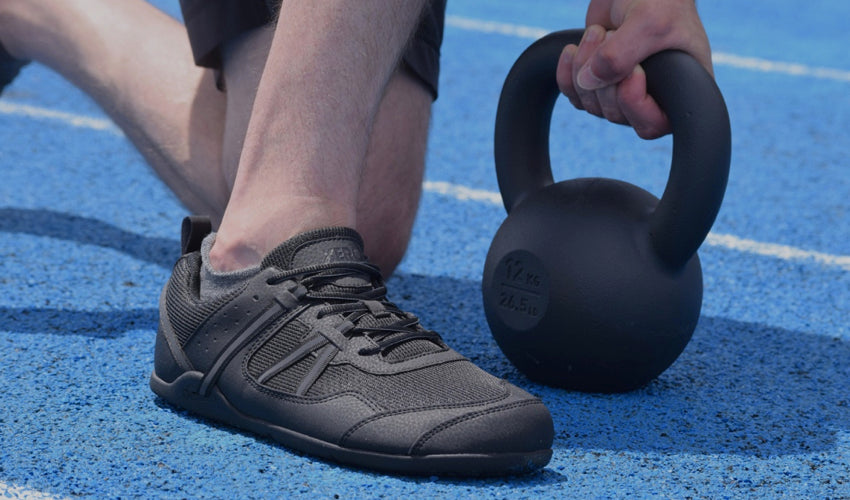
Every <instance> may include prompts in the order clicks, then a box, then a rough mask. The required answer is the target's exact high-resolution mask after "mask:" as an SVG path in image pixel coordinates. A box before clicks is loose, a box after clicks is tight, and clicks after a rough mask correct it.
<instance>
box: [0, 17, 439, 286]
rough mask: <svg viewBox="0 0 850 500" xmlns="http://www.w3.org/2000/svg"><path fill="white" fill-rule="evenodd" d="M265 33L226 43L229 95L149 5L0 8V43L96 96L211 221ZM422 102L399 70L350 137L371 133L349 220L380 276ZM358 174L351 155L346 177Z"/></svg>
mask: <svg viewBox="0 0 850 500" xmlns="http://www.w3.org/2000/svg"><path fill="white" fill-rule="evenodd" d="M287 15H289V13H287ZM290 19H292V17H291V16H290ZM408 21H409V20H408ZM273 34H274V29H273V27H270V28H265V29H259V30H255V31H254V32H252V33H250V34H247V35H245V36H243V37H242V38H240V39H239V40H236V41H235V42H233V43H231V44H230V46H229V47H228V48H227V50H226V51H225V75H226V76H227V77H228V78H227V85H228V92H227V95H226V100H225V94H222V93H221V92H219V91H218V90H216V89H215V88H214V85H213V82H212V76H211V74H210V72H208V71H205V70H201V69H198V68H196V67H195V66H194V62H193V60H192V58H191V53H190V51H189V47H188V42H187V39H186V34H185V30H184V28H183V27H182V26H181V25H180V24H179V23H177V22H176V21H174V20H173V19H171V18H170V17H168V16H167V15H165V14H163V13H161V12H159V11H158V10H156V9H154V8H153V7H151V6H150V5H149V4H147V3H145V2H141V1H136V0H126V1H122V2H104V1H103V0H62V1H55V0H54V1H51V0H44V1H42V2H17V1H6V2H3V3H0V40H2V42H3V44H4V46H6V48H7V49H8V50H9V51H10V52H11V53H12V54H13V55H15V56H17V57H20V58H27V59H34V60H37V61H39V62H41V63H43V64H46V65H48V66H50V67H51V68H53V69H54V70H56V71H57V72H59V73H60V74H62V75H63V76H65V77H66V78H68V79H69V80H70V81H72V82H73V83H75V84H76V85H78V86H79V87H81V88H82V89H83V90H84V91H86V92H87V93H89V94H90V95H92V96H93V98H94V99H95V100H96V101H97V102H98V103H99V104H101V105H102V106H103V107H104V109H105V110H106V111H107V112H108V113H109V114H110V115H111V116H112V117H113V119H114V120H115V121H116V123H118V124H119V126H121V127H122V128H123V129H124V131H125V132H126V133H127V135H128V137H129V138H130V139H131V140H132V141H133V143H134V144H135V145H136V146H137V147H138V148H139V150H140V151H141V152H142V153H143V154H144V156H145V157H146V159H147V160H148V161H149V163H150V164H151V165H152V166H153V168H154V169H155V171H156V172H157V173H158V174H159V175H160V176H161V177H162V178H163V180H164V181H165V182H166V183H167V184H168V185H169V187H170V188H171V189H172V190H173V191H174V192H175V193H176V194H177V196H178V197H179V198H180V199H181V200H182V201H183V202H184V203H185V204H186V205H187V207H188V208H189V209H190V210H191V211H193V212H195V213H203V214H209V215H211V216H212V217H213V219H214V222H217V220H218V219H219V218H220V217H221V215H222V214H223V213H224V209H225V206H226V203H227V199H228V197H229V192H230V190H231V188H232V185H233V182H234V179H235V177H236V171H237V165H238V159H239V156H240V154H241V150H242V143H243V139H244V137H245V129H246V128H247V125H248V118H249V117H250V111H251V105H252V103H253V101H254V96H255V94H256V89H257V85H258V82H259V79H260V76H261V74H262V71H263V67H264V65H265V60H266V55H267V53H268V50H269V45H270V44H271V40H272V36H273ZM128 54H129V55H130V56H128ZM361 57H362V56H361ZM393 57H395V58H396V59H397V57H398V56H397V55H394V56H393ZM390 59H391V58H390ZM232 75H236V76H232ZM376 81H377V82H378V83H380V81H381V80H380V78H379V79H377V80H376ZM378 87H380V85H378ZM364 97H365V96H361V100H362V98H364ZM371 98H374V92H373V94H372V97H371ZM430 105H431V96H430V94H429V93H428V92H427V91H426V90H425V88H424V87H423V86H421V85H420V84H419V83H418V82H417V81H416V80H414V79H412V78H411V77H410V76H408V75H407V74H406V73H405V72H403V71H397V72H396V73H395V74H394V75H393V76H392V77H391V80H390V83H389V84H388V85H387V86H386V87H385V93H384V95H383V98H382V100H381V104H380V106H379V109H378V111H377V116H375V118H374V127H373V129H372V132H373V133H372V134H371V135H370V134H368V132H369V131H368V130H367V128H368V127H365V126H364V127H362V128H360V129H358V130H356V131H355V132H356V133H355V135H358V136H361V137H360V139H361V141H362V140H363V138H364V137H368V139H367V142H368V150H367V151H368V155H367V157H366V161H365V165H366V166H365V170H364V171H363V172H362V185H363V189H362V190H360V191H359V192H358V195H357V203H356V215H355V223H354V224H351V225H353V226H355V227H357V228H358V229H359V230H360V231H361V233H362V234H363V235H364V238H365V240H366V243H367V252H368V254H369V255H370V257H371V258H372V260H373V261H374V262H376V263H377V264H379V265H380V266H381V268H382V269H383V270H384V271H385V274H389V273H390V272H392V270H393V269H394V268H395V266H396V265H397V264H398V262H399V261H400V259H401V258H402V256H403V255H404V251H405V249H406V246H407V242H408V239H409V235H410V230H411V226H412V224H413V219H414V216H415V214H416V208H417V206H418V201H419V195H420V192H421V181H422V175H423V168H424V155H425V146H426V138H427V129H428V121H429V116H430ZM225 106H226V112H225ZM369 113H372V110H371V108H370V110H369ZM367 114H368V113H367ZM225 118H226V119H225ZM367 121H368V117H367ZM361 146H362V143H361ZM361 149H362V147H361ZM359 154H360V153H357V155H359ZM355 157H356V156H355ZM352 158H353V157H352ZM361 167H362V162H359V161H356V160H355V162H354V165H353V168H352V169H351V170H352V172H351V173H356V172H355V171H356V170H357V169H358V168H361ZM350 179H354V180H355V181H356V180H359V179H357V178H356V175H355V176H354V177H350ZM280 200H281V197H280V195H278V196H275V197H274V200H271V201H269V203H279V202H280ZM348 208H349V209H350V208H351V207H348ZM298 212H299V211H298V210H297V207H296V213H298ZM290 218H292V217H290ZM281 238H282V237H281ZM278 241H279V240H278Z"/></svg>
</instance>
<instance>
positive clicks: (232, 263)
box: [210, 0, 430, 270]
mask: <svg viewBox="0 0 850 500" xmlns="http://www.w3.org/2000/svg"><path fill="white" fill-rule="evenodd" d="M400 6H403V7H402V8H400ZM421 8H422V5H421V1H420V2H417V3H416V4H414V2H404V3H403V4H399V3H397V2H393V1H391V0H384V1H370V2H356V3H355V2H347V1H345V0H341V1H335V2H331V1H327V2H321V3H319V4H310V5H307V4H303V3H298V2H295V3H293V4H289V3H284V5H283V6H282V8H281V11H282V16H284V17H282V18H281V19H282V22H280V23H278V25H277V28H276V30H275V35H274V39H273V41H272V45H271V49H270V56H269V58H268V60H267V62H266V66H265V69H264V72H263V76H262V79H261V81H260V83H259V87H258V90H257V95H256V99H255V101H254V107H253V111H252V115H251V119H250V123H249V126H248V132H247V135H246V139H245V143H244V148H243V150H242V155H241V157H240V162H239V168H238V172H237V175H236V178H235V182H234V188H233V192H232V195H231V199H230V204H229V205H228V208H227V211H226V213H225V216H224V218H223V220H222V224H221V228H220V229H219V233H218V237H217V240H216V244H215V246H214V247H213V252H212V253H211V255H210V257H211V260H212V264H213V266H214V267H216V268H218V269H221V270H230V269H238V268H240V267H246V266H250V265H253V264H256V263H257V262H258V261H259V260H260V259H261V258H262V256H263V255H264V254H265V253H266V252H267V251H269V250H271V249H272V248H274V247H275V246H276V245H277V244H278V243H280V242H281V241H283V240H285V239H287V238H288V237H290V236H292V235H294V234H296V233H298V232H301V231H303V230H307V229H313V228H316V227H323V226H330V225H344V226H350V227H355V228H357V227H358V222H359V221H358V216H357V209H358V206H360V203H359V200H360V193H361V191H360V186H361V181H362V180H363V177H362V175H363V172H364V166H365V164H366V156H367V152H369V151H370V140H371V136H372V131H373V124H374V121H375V116H376V114H377V113H378V108H379V103H380V102H381V100H382V98H383V96H384V93H385V90H386V88H387V84H388V82H389V80H390V78H391V75H392V74H393V71H394V69H395V67H396V65H397V62H398V59H399V56H400V55H401V52H402V49H403V48H404V46H405V43H406V42H407V39H408V37H409V36H410V34H411V33H412V31H413V28H414V27H415V25H416V21H418V16H419V13H420V11H421ZM318 27H321V29H319V28H318ZM399 85H400V86H399V89H402V88H403V87H401V85H402V84H399ZM417 92H418V91H417ZM428 102H430V99H429V100H428ZM425 108H427V105H426V106H425ZM425 114H426V115H427V111H426V112H425ZM420 122H421V120H420ZM424 127H425V129H427V119H426V120H425V125H424ZM422 141H423V142H422V147H423V148H424V139H422ZM373 151H374V150H373ZM405 168H406V167H405ZM419 181H421V174H420V177H419V179H418V180H417V182H419ZM417 189H418V188H417ZM416 193H418V190H417V191H416ZM417 196H418V194H417ZM385 230H386V231H393V230H395V229H394V228H385ZM405 244H406V238H405Z"/></svg>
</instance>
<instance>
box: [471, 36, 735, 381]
mask: <svg viewBox="0 0 850 500" xmlns="http://www.w3.org/2000/svg"><path fill="white" fill-rule="evenodd" d="M580 36H581V32H580V31H567V32H559V33H555V34H552V35H549V36H547V37H545V38H544V39H542V40H540V41H538V42H536V44H535V45H532V46H531V47H530V48H529V49H528V50H527V51H526V53H524V54H523V56H521V57H520V59H519V60H518V61H517V64H516V65H515V66H514V69H513V70H512V71H511V74H510V75H509V77H508V81H506V83H505V88H504V89H503V93H502V100H501V101H500V106H499V114H498V116H497V127H496V160H497V174H498V177H499V185H500V189H501V191H502V195H503V200H504V202H505V206H506V208H507V210H508V212H509V215H508V217H507V219H506V220H505V221H504V222H503V224H502V226H501V227H500V228H499V230H498V232H497V233H496V236H495V237H494V240H493V243H492V245H491V247H490V250H489V252H488V255H487V260H486V263H485V268H484V277H483V280H482V292H483V299H484V310H485V314H486V317H487V321H488V323H489V325H490V328H491V331H492V333H493V336H494V338H495V339H496V341H497V343H498V344H499V347H500V348H501V349H502V351H503V352H504V353H505V354H506V356H507V357H508V359H509V360H510V361H511V362H512V363H513V364H514V365H515V366H516V367H517V368H519V369H520V370H521V371H522V372H524V373H525V374H526V375H527V376H528V377H529V378H531V379H532V380H535V381H538V382H541V383H545V384H549V385H554V386H559V387H565V388H569V389H575V390H581V391H587V392H622V391H628V390H632V389H635V388H638V387H640V386H643V385H645V384H646V383H647V382H649V381H650V380H652V379H654V378H655V377H657V376H658V375H659V374H661V373H662V372H663V371H664V370H665V369H666V368H667V367H669V366H670V365H671V364H672V363H673V362H674V361H675V360H676V358H677V357H678V356H679V354H680V353H681V352H682V351H683V350H684V348H685V346H686V345H687V344H688V342H689V340H690V338H691V336H692V333H693V331H694V329H695V327H696V324H697V321H698V319H699V314H700V309H701V304H702V271H701V268H700V263H699V258H698V257H697V255H696V250H697V248H698V247H699V245H700V244H701V242H702V241H703V239H704V238H705V236H706V234H707V233H708V230H709V229H710V227H711V224H712V223H713V221H714V218H715V216H716V214H717V210H718V209H719V205H720V201H721V200H722V196H723V193H724V191H725V185H726V179H727V176H728V165H729V154H730V146H729V142H730V139H729V131H728V130H729V129H728V115H726V111H725V105H723V103H722V98H721V100H720V104H721V107H722V110H721V111H722V112H713V115H717V116H716V117H714V116H712V117H709V121H708V122H705V123H703V124H702V125H699V124H698V123H696V122H699V121H701V120H693V119H692V118H693V116H694V113H699V112H702V110H701V108H700V109H692V108H691V107H689V106H684V107H682V106H679V108H681V109H673V108H676V107H677V106H678V104H676V103H673V104H670V103H669V102H668V101H667V100H666V99H664V98H661V99H660V100H659V104H660V105H662V108H663V109H665V111H668V112H670V113H673V114H672V115H671V116H670V119H671V122H672V125H673V130H674V152H673V157H674V158H673V166H672V167H671V177H670V180H669V181H668V187H667V189H666V190H665V193H664V195H663V196H662V200H659V199H658V198H656V197H655V196H654V195H652V194H651V193H649V192H647V191H645V190H643V189H641V188H639V187H637V186H635V185H632V184H629V183H626V182H622V181H618V180H613V179H603V178H585V179H573V180H566V181H561V182H558V183H554V182H553V181H552V179H551V168H550V166H549V156H548V132H549V121H550V119H551V113H552V108H553V106H554V100H555V98H556V97H557V95H558V90H557V83H556V82H555V81H554V71H555V67H556V65H557V57H558V54H560V49H562V48H563V47H564V46H565V45H566V44H567V43H577V42H578V40H580ZM541 46H542V48H541ZM535 51H537V52H535ZM528 54H530V55H528ZM675 57H677V58H681V57H686V58H688V59H690V58H689V57H688V56H684V54H681V53H676V54H675ZM523 58H526V60H525V61H523ZM528 58H531V59H528ZM540 61H542V63H541V62H540ZM690 61H692V62H693V63H695V61H693V60H692V59H690ZM665 64H667V62H665V60H664V58H661V60H660V61H655V64H653V63H652V62H650V64H649V67H648V68H647V76H648V78H649V77H650V73H656V74H655V76H656V77H661V78H663V76H662V75H658V74H657V72H658V69H659V68H658V67H657V66H661V67H664V65H665ZM688 64H690V63H688ZM688 67H689V68H690V70H691V71H693V72H695V73H696V74H697V76H695V77H694V78H696V79H697V80H698V81H699V82H701V85H704V86H705V87H706V88H708V89H709V90H710V89H711V87H714V89H716V86H714V85H713V80H711V79H710V77H709V78H708V83H706V80H705V79H704V78H703V76H707V74H706V75H699V71H700V70H701V71H702V72H703V73H704V70H702V69H701V67H700V68H699V69H698V70H697V69H695V68H693V65H690V66H688ZM535 72H538V73H539V74H537V75H535ZM669 77H670V76H669V75H667V78H669ZM658 79H659V78H656V79H655V81H657V80H658ZM689 84H690V82H689V80H688V78H685V82H684V85H686V86H689ZM652 90H653V89H650V92H652ZM655 90H656V92H663V90H658V89H655ZM689 91H694V92H697V93H698V94H697V95H700V94H699V93H700V92H702V91H703V89H701V88H696V89H690V90H685V89H683V88H680V89H679V90H678V91H675V90H674V91H672V92H668V93H670V94H676V92H678V93H679V94H682V95H687V93H688V92H689ZM652 95H653V96H655V95H656V94H654V93H653V94H652ZM717 96H719V91H716V90H715V91H714V93H713V94H712V96H711V97H712V99H716V98H717ZM679 98H681V96H679ZM674 99H675V98H674ZM680 100H681V99H680ZM712 102H714V101H712ZM665 104H666V105H667V106H666V107H665ZM710 107H711V106H710ZM715 108H716V107H715ZM714 111H718V110H717V109H714ZM688 115H691V116H690V117H689V116H688ZM682 117H684V118H685V121H687V120H690V121H689V122H688V123H689V125H687V126H686V125H685V124H683V120H682V119H681V118H682ZM715 122H716V123H715ZM695 123H696V125H695ZM724 124H725V129H724ZM705 133H710V134H719V135H720V138H719V139H717V140H706V138H705V137H700V135H701V134H705ZM724 134H725V136H724ZM703 143H705V144H703ZM695 145H696V146H698V147H695V148H694V147H693V146H695ZM701 154H706V155H707V156H705V157H703V158H698V155H701ZM695 155H697V156H695ZM694 163H696V165H694ZM724 165H725V167H724ZM694 176H697V177H694Z"/></svg>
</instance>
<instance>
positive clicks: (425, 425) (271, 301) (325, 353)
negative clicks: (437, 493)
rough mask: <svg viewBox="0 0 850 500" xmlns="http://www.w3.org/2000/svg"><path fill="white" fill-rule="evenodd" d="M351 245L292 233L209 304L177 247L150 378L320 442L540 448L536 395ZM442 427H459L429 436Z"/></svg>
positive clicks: (342, 234) (547, 435)
mask: <svg viewBox="0 0 850 500" xmlns="http://www.w3.org/2000/svg"><path fill="white" fill-rule="evenodd" d="M362 248H363V247H362V242H361V240H360V237H359V235H358V234H357V233H356V232H355V231H353V230H350V229H345V228H329V229H324V230H318V231H313V232H310V233H305V234H302V235H299V236H297V237H295V238H293V239H291V240H289V241H287V242H285V243H283V244H282V245H281V246H279V247H277V248H276V249H275V250H273V251H272V252H271V253H269V254H268V255H267V256H266V258H265V259H264V260H263V262H262V264H261V271H260V272H259V274H258V275H257V276H255V277H254V278H253V279H251V280H249V281H248V282H247V283H244V284H242V285H240V286H238V287H236V288H235V289H234V290H232V291H231V292H229V293H227V294H225V295H222V296H220V297H216V298H215V299H212V300H201V299H200V297H199V293H198V290H199V283H198V280H199V278H198V274H199V273H198V269H199V266H200V257H199V255H198V254H197V253H189V254H187V255H185V256H184V257H183V258H182V259H181V260H180V261H178V263H177V265H176V266H175V268H174V272H173V275H172V278H171V280H170V281H169V283H168V285H167V286H166V289H165V291H164V293H163V298H162V300H161V306H160V307H161V309H162V315H161V321H160V323H161V325H160V334H159V336H158V344H159V345H158V347H157V357H156V358H157V360H156V361H157V362H156V366H155V374H154V375H155V378H157V379H158V380H159V381H160V382H161V383H162V384H176V383H178V379H186V378H187V377H189V376H190V375H189V374H191V376H192V377H194V378H195V379H196V380H195V382H193V383H194V384H195V386H196V389H195V391H196V392H197V394H198V396H199V397H201V398H209V397H212V396H216V397H221V398H222V399H224V400H226V401H227V405H228V406H230V405H232V406H233V407H234V408H235V409H236V410H237V411H238V412H239V414H240V415H243V416H244V418H245V419H249V420H252V421H253V419H256V420H258V421H260V422H263V423H264V424H263V425H268V426H273V427H275V428H283V429H287V430H288V431H291V432H294V433H297V435H299V436H309V437H310V438H311V439H319V440H321V441H323V442H326V443H328V446H332V447H341V448H344V449H352V450H362V451H363V452H374V453H384V454H390V456H398V457H401V456H404V457H408V456H414V455H415V456H428V455H434V454H439V455H445V454H449V455H451V454H463V455H470V454H477V453H489V454H499V453H504V454H516V453H520V454H521V453H525V452H539V451H541V450H548V448H549V447H550V445H551V440H552V433H553V431H552V422H551V418H550V417H549V415H548V412H547V411H546V410H545V408H544V407H543V405H542V404H541V403H540V401H539V400H538V399H536V398H533V397H532V396H530V395H528V394H527V393H525V392H523V391H521V390H520V389H518V388H516V387H514V386H512V385H510V384H508V383H506V382H504V381H501V380H498V379H496V378H494V377H492V376H491V375H489V374H487V373H486V372H484V371H483V370H481V369H479V368H477V367H476V366H475V365H473V364H472V363H471V362H470V361H468V360H467V359H466V358H464V357H462V356H461V355H459V354H458V353H456V352H455V351H453V350H452V349H450V348H449V347H448V346H446V345H445V343H443V341H442V339H441V338H440V337H439V335H437V334H436V333H434V332H432V331H430V330H427V329H426V328H424V327H423V326H422V325H420V323H419V320H418V319H417V318H416V316H414V315H412V314H409V313H406V312H404V311H402V310H400V309H399V308H398V307H397V306H395V305H394V304H393V303H391V302H390V301H388V300H387V298H386V289H385V287H384V285H383V282H382V280H381V277H380V272H379V271H378V270H377V269H376V268H375V267H374V266H371V265H370V264H368V263H367V262H366V259H365V257H364V256H363V251H362ZM153 386H154V383H153V381H152V387H153ZM155 390H157V389H156V388H155ZM158 392H166V391H165V390H164V389H162V390H160V391H158ZM161 395H162V394H161ZM164 397H166V399H170V400H172V402H175V403H176V404H181V401H173V399H174V398H173V397H171V398H169V397H168V396H167V395H166V396H164ZM209 416H213V417H215V415H209ZM224 419H225V420H231V421H232V420H233V419H227V418H224ZM240 419H242V417H239V418H237V420H240ZM487 422H489V423H490V424H492V425H497V426H499V427H500V428H502V429H501V431H500V432H493V431H492V430H491V429H489V428H488V427H489V426H490V424H487ZM231 423H235V424H236V425H240V423H242V422H231ZM242 426H245V425H242ZM482 426H483V427H482ZM249 427H250V426H249ZM463 428H470V429H471V430H469V431H468V432H463V431H459V429H463ZM505 428H506V429H511V431H510V432H508V433H507V434H506V435H503V434H502V433H504V432H506V431H505ZM450 430H451V431H450ZM451 432H460V433H461V435H460V436H459V437H458V436H454V437H452V438H451V439H449V440H448V441H446V442H445V443H443V444H439V445H436V444H435V443H440V442H441V441H440V440H441V439H442V436H448V435H450V434H451ZM497 436H500V437H498V440H497V441H494V440H495V439H497ZM446 439H448V438H446ZM282 441H284V442H285V444H290V445H293V443H292V442H291V441H287V440H286V439H282ZM294 446H295V447H299V446H298V443H295V444H294ZM308 451H315V450H308ZM334 458H339V457H334ZM343 460H345V458H343ZM547 460H548V459H547ZM349 461H350V460H349ZM365 465H367V466H369V464H365ZM372 465H374V464H372ZM377 467H378V468H382V466H380V465H379V466H377ZM389 468H392V466H390V467H389Z"/></svg>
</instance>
